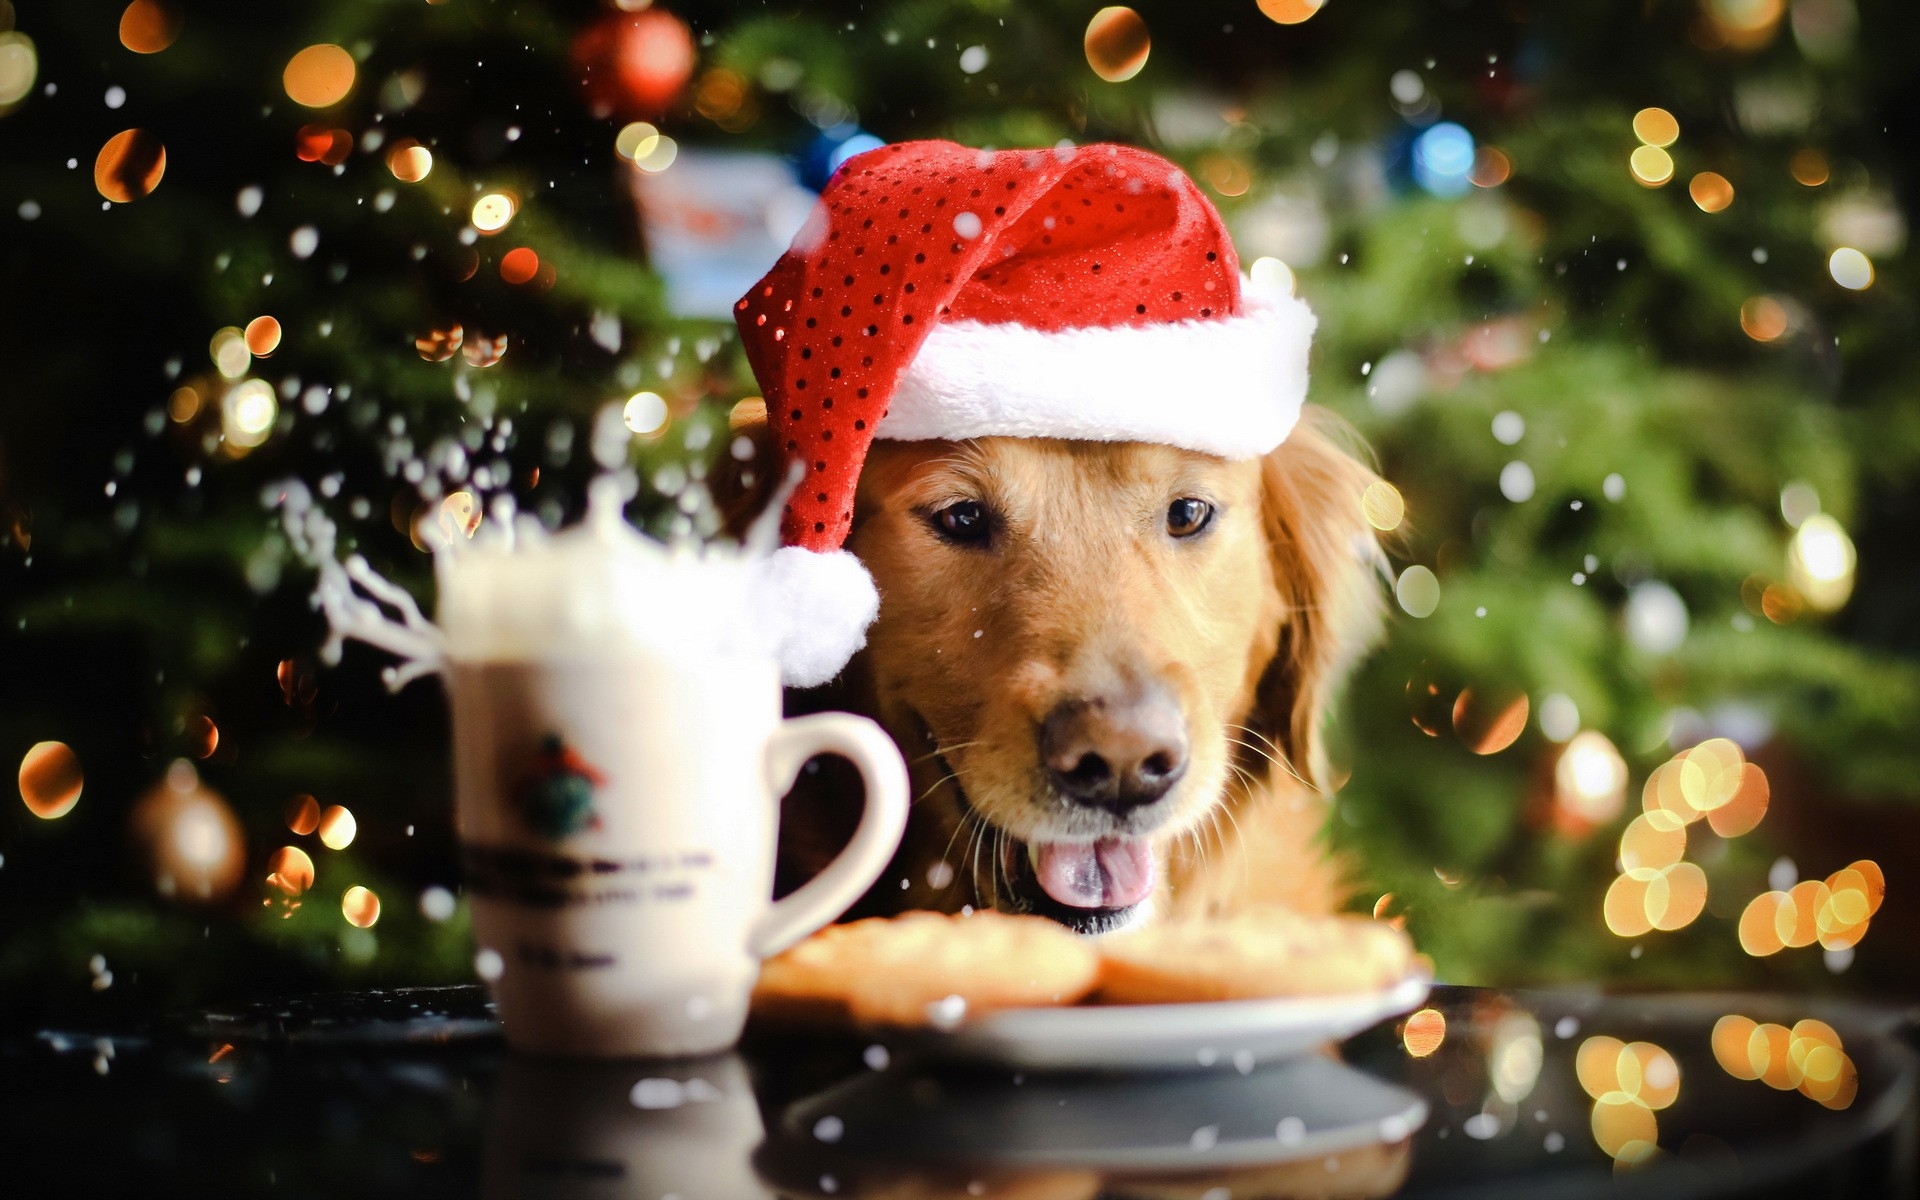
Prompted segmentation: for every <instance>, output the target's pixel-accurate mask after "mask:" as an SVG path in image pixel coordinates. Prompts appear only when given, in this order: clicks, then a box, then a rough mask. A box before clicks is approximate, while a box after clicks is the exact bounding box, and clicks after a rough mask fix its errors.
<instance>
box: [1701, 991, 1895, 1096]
mask: <svg viewBox="0 0 1920 1200" xmlns="http://www.w3.org/2000/svg"><path fill="white" fill-rule="evenodd" d="M1713 1058H1714V1061H1715V1062H1717V1063H1719V1064H1720V1069H1721V1070H1723V1071H1725V1072H1726V1073H1727V1074H1728V1075H1731V1076H1732V1077H1733V1078H1735V1079H1741V1080H1748V1081H1758V1082H1760V1083H1764V1084H1766V1085H1767V1086H1768V1087H1770V1088H1773V1089H1775V1090H1776V1091H1782V1092H1787V1091H1798V1092H1799V1093H1800V1094H1801V1095H1803V1096H1806V1097H1807V1098H1808V1099H1810V1100H1813V1101H1815V1102H1817V1103H1819V1104H1822V1105H1824V1106H1826V1107H1827V1108H1832V1109H1843V1108H1846V1107H1848V1106H1849V1105H1851V1104H1852V1103H1853V1101H1854V1097H1855V1096H1856V1095H1857V1094H1858V1091H1859V1086H1860V1074H1859V1071H1858V1069H1857V1068H1856V1067H1855V1066H1854V1063H1853V1060H1852V1059H1851V1058H1850V1057H1848V1055H1847V1052H1846V1047H1845V1045H1844V1044H1843V1043H1842V1042H1841V1040H1840V1034H1839V1032H1838V1031H1836V1030H1835V1029H1834V1028H1833V1026H1831V1025H1829V1024H1827V1023H1826V1022H1825V1021H1820V1020H1815V1019H1813V1018H1807V1019H1805V1020H1800V1021H1796V1022H1794V1024H1793V1026H1792V1027H1791V1028H1788V1027H1787V1026H1784V1025H1776V1024H1773V1023H1771V1022H1768V1023H1765V1024H1761V1023H1759V1022H1756V1021H1754V1020H1753V1019H1752V1018H1751V1017H1745V1016H1741V1015H1740V1014H1738V1013H1729V1014H1727V1015H1726V1016H1724V1017H1721V1018H1720V1019H1719V1020H1718V1021H1717V1022H1715V1023H1714V1026H1713Z"/></svg>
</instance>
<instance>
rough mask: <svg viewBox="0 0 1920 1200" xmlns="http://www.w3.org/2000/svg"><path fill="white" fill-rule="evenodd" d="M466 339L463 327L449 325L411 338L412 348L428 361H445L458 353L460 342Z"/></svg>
mask: <svg viewBox="0 0 1920 1200" xmlns="http://www.w3.org/2000/svg"><path fill="white" fill-rule="evenodd" d="M466 340H467V331H466V330H465V329H464V328H463V327H461V326H459V325H449V326H447V327H446V328H445V329H434V330H430V331H428V332H427V333H423V334H421V335H420V336H419V337H417V338H415V339H413V348H414V349H415V350H416V351H418V352H419V354H420V357H421V358H424V359H426V360H427V361H428V362H445V361H447V360H448V359H450V358H452V357H453V356H454V355H456V354H458V353H460V344H461V343H462V342H464V341H466Z"/></svg>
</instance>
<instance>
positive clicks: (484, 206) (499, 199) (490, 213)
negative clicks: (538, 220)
mask: <svg viewBox="0 0 1920 1200" xmlns="http://www.w3.org/2000/svg"><path fill="white" fill-rule="evenodd" d="M519 207H520V206H519V205H518V204H517V203H515V202H514V199H513V197H512V196H509V195H507V194H506V193H505V192H488V193H487V194H486V195H484V196H482V197H480V198H479V199H478V200H475V201H474V202H473V213H472V215H471V217H470V218H469V219H470V220H471V221H472V222H473V227H474V228H475V229H477V230H479V231H480V232H481V233H499V232H500V231H501V230H502V229H505V228H506V227H507V222H508V221H511V220H513V214H514V213H516V212H518V211H519Z"/></svg>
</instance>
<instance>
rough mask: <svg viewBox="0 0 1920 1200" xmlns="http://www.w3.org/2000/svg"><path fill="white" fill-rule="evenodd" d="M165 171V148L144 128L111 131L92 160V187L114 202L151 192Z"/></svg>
mask: <svg viewBox="0 0 1920 1200" xmlns="http://www.w3.org/2000/svg"><path fill="white" fill-rule="evenodd" d="M166 173H167V148H166V146H165V145H163V144H162V143H161V141H160V139H159V138H158V137H156V136H155V135H153V134H152V133H149V132H148V131H147V130H144V129H123V130H121V131H120V132H119V133H116V134H114V135H113V136H112V137H110V138H108V139H107V141H106V144H105V145H103V146H101V147H100V153H99V154H98V155H97V156H95V158H94V160H93V186H94V188H95V189H96V190H97V191H98V192H99V193H100V194H101V195H102V196H105V197H106V198H107V199H109V200H111V201H113V202H114V203H115V204H131V203H133V202H134V201H135V200H138V199H140V198H141V197H142V196H148V195H151V194H152V193H153V189H155V188H157V187H159V186H160V179H161V177H162V176H164V175H165V174H166Z"/></svg>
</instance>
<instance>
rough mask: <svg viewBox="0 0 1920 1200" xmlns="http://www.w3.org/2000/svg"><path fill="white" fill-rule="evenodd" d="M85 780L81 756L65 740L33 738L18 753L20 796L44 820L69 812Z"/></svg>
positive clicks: (30, 810)
mask: <svg viewBox="0 0 1920 1200" xmlns="http://www.w3.org/2000/svg"><path fill="white" fill-rule="evenodd" d="M86 782H87V780H86V774H85V772H83V771H82V770H81V769H80V756H79V755H77V754H75V753H74V752H73V748H72V747H71V746H69V745H67V744H66V743H65V742H35V743H34V744H33V745H32V746H30V747H28V749H27V752H26V754H25V755H23V756H21V759H20V799H22V800H24V801H26V805H27V811H28V812H30V813H32V814H33V815H34V816H36V817H39V818H40V819H41V820H43V821H52V820H56V819H58V818H60V817H64V816H66V815H67V814H68V813H70V812H72V811H73V806H74V805H76V804H78V803H80V790H81V788H83V787H84V786H85V785H86Z"/></svg>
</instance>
